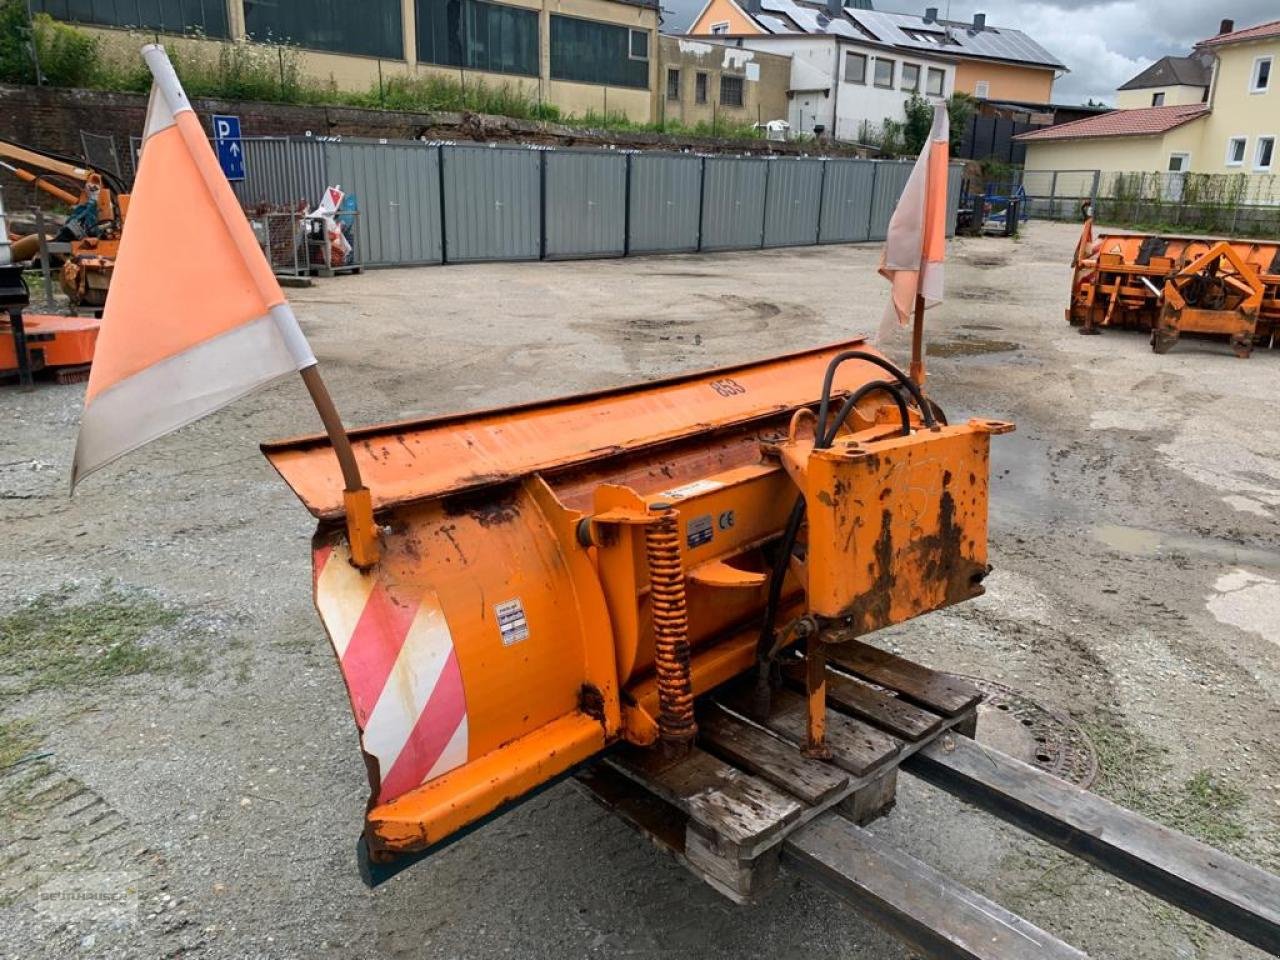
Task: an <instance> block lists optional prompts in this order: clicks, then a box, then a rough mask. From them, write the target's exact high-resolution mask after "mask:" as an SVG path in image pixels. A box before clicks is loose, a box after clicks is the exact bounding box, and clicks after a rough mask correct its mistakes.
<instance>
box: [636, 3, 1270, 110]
mask: <svg viewBox="0 0 1280 960" xmlns="http://www.w3.org/2000/svg"><path fill="white" fill-rule="evenodd" d="M661 2H662V8H663V13H664V21H665V22H664V26H663V29H665V30H669V31H674V32H678V31H680V30H683V29H685V27H686V26H687V25H688V24H689V22H690V21H691V20H692V19H693V17H695V16H696V15H697V13H698V11H699V10H701V9H702V6H703V3H704V2H705V0H661ZM874 3H875V6H876V9H878V10H890V11H897V12H901V13H923V12H924V8H925V7H926V6H934V5H936V6H938V7H939V8H940V9H941V11H942V12H943V13H944V14H945V13H946V12H947V10H948V7H949V8H950V14H949V16H950V18H951V19H953V20H971V19H972V18H973V14H974V13H975V12H979V11H980V12H984V13H986V15H987V22H988V23H989V24H991V25H992V26H1003V27H1016V28H1018V29H1019V30H1022V31H1024V32H1025V33H1027V34H1029V35H1030V36H1031V37H1032V38H1033V39H1034V40H1035V41H1036V42H1037V43H1039V44H1040V45H1041V46H1042V47H1044V48H1045V49H1047V50H1049V51H1050V52H1052V53H1054V54H1056V55H1057V56H1058V58H1059V59H1060V60H1061V61H1062V62H1063V63H1065V64H1066V65H1067V66H1068V67H1069V68H1070V69H1071V72H1070V73H1068V74H1066V75H1065V76H1063V77H1061V78H1060V79H1059V80H1058V81H1057V82H1056V83H1055V84H1054V86H1053V98H1054V100H1055V101H1057V102H1058V103H1084V102H1085V101H1086V100H1087V99H1088V98H1090V97H1093V98H1094V99H1095V100H1102V101H1104V102H1106V103H1110V102H1111V101H1112V97H1113V96H1114V92H1115V89H1116V87H1118V86H1119V85H1120V84H1122V83H1124V82H1125V81H1126V80H1128V79H1129V78H1130V77H1132V76H1133V75H1134V74H1136V73H1138V71H1140V70H1142V69H1143V68H1144V67H1146V66H1147V65H1148V64H1150V63H1151V61H1153V60H1158V59H1159V58H1160V57H1163V56H1165V55H1166V54H1177V55H1184V54H1186V53H1188V52H1189V51H1190V49H1191V46H1192V44H1194V43H1195V42H1196V41H1197V40H1203V39H1205V38H1207V37H1211V36H1213V35H1214V34H1215V33H1217V32H1218V23H1219V21H1221V20H1222V18H1223V17H1231V18H1233V19H1234V20H1235V22H1236V27H1237V28H1240V27H1246V26H1252V25H1253V24H1255V23H1262V22H1265V21H1268V20H1274V19H1276V18H1277V17H1280V3H1277V0H1220V2H1216V3H1212V2H1207V0H1118V2H1110V3H1108V2H1099V0H1035V2H1030V3H1029V2H1025V0H976V2H975V0H950V2H948V0H928V2H927V3H926V2H921V3H919V4H918V5H917V4H913V3H911V2H908V0H874Z"/></svg>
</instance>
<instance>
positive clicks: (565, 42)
mask: <svg viewBox="0 0 1280 960" xmlns="http://www.w3.org/2000/svg"><path fill="white" fill-rule="evenodd" d="M637 33H643V34H644V36H645V46H644V48H643V51H644V53H645V55H646V56H647V55H648V51H649V47H648V43H649V41H648V34H647V33H645V32H644V31H642V30H628V29H627V28H626V27H619V26H616V25H614V24H612V23H599V22H598V21H595V20H583V19H580V18H579V17H565V16H561V15H560V14H558V13H555V14H552V15H551V79H552V80H576V81H577V82H579V83H603V84H608V85H609V86H612V87H642V88H648V86H649V61H648V60H647V59H646V60H640V59H637V58H635V57H634V56H633V55H632V54H633V51H634V50H635V49H636V46H635V43H636V41H635V40H633V36H634V34H637Z"/></svg>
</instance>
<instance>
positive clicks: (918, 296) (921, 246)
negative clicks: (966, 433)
mask: <svg viewBox="0 0 1280 960" xmlns="http://www.w3.org/2000/svg"><path fill="white" fill-rule="evenodd" d="M950 139H951V124H950V120H949V118H948V116H947V105H946V102H945V101H944V102H941V103H938V104H935V105H934V108H933V126H932V128H931V129H930V130H929V138H928V139H927V140H925V143H924V148H923V149H922V150H921V151H920V156H919V157H917V158H916V165H915V167H914V168H913V169H912V171H911V177H910V178H909V179H908V180H907V185H906V186H905V187H904V188H903V190H902V196H901V197H900V198H899V199H898V206H897V208H896V209H895V210H894V211H893V217H892V219H890V221H889V230H888V235H887V237H886V239H885V243H884V252H883V253H882V254H881V256H880V274H881V276H883V277H884V278H885V279H887V280H888V281H889V282H890V283H892V284H893V293H892V296H891V298H890V301H889V305H888V307H887V308H886V310H885V316H884V322H883V323H882V324H881V326H880V333H881V339H883V338H884V336H885V335H887V334H888V332H889V331H890V330H891V329H892V324H893V320H894V318H895V317H896V318H897V320H898V323H900V324H901V325H902V326H906V325H907V323H908V322H909V320H910V319H911V317H912V314H913V313H914V314H915V320H916V325H917V330H916V331H915V336H914V338H913V341H914V342H913V356H912V367H913V370H912V377H913V378H914V379H917V382H918V381H919V379H920V378H922V377H923V357H922V356H921V353H922V350H921V348H920V339H921V336H922V330H921V329H920V327H922V325H923V323H924V314H923V309H924V308H927V307H931V306H933V305H934V304H936V303H941V302H942V261H943V257H944V255H945V253H946V246H947V162H948V159H949V156H948V155H949V152H950ZM917 365H919V368H920V378H917V377H916V371H915V369H914V368H916V367H917Z"/></svg>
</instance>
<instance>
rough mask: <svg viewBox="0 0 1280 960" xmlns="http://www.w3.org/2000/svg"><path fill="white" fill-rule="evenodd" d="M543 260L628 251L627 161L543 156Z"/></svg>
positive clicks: (557, 154) (563, 153)
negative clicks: (544, 258)
mask: <svg viewBox="0 0 1280 960" xmlns="http://www.w3.org/2000/svg"><path fill="white" fill-rule="evenodd" d="M543 163H544V164H545V165H546V169H545V172H544V176H545V177H546V181H545V190H546V195H545V205H544V207H543V215H542V222H543V231H544V246H543V255H544V256H546V257H547V258H549V259H553V258H573V257H620V256H622V255H623V254H624V253H626V249H627V211H626V204H627V158H626V155H625V154H619V153H585V152H582V153H575V152H571V151H552V152H548V153H545V154H543Z"/></svg>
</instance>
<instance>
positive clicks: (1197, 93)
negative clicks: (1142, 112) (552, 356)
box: [1116, 84, 1204, 110]
mask: <svg viewBox="0 0 1280 960" xmlns="http://www.w3.org/2000/svg"><path fill="white" fill-rule="evenodd" d="M1157 93H1163V94H1164V104H1163V106H1166V107H1179V106H1185V105H1187V104H1192V103H1200V102H1201V101H1203V100H1204V87H1192V86H1188V85H1186V84H1172V85H1170V86H1167V87H1144V88H1142V89H1141V90H1117V91H1116V109H1117V110H1138V109H1141V108H1143V107H1150V106H1151V105H1152V104H1151V98H1152V96H1153V95H1154V94H1157Z"/></svg>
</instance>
